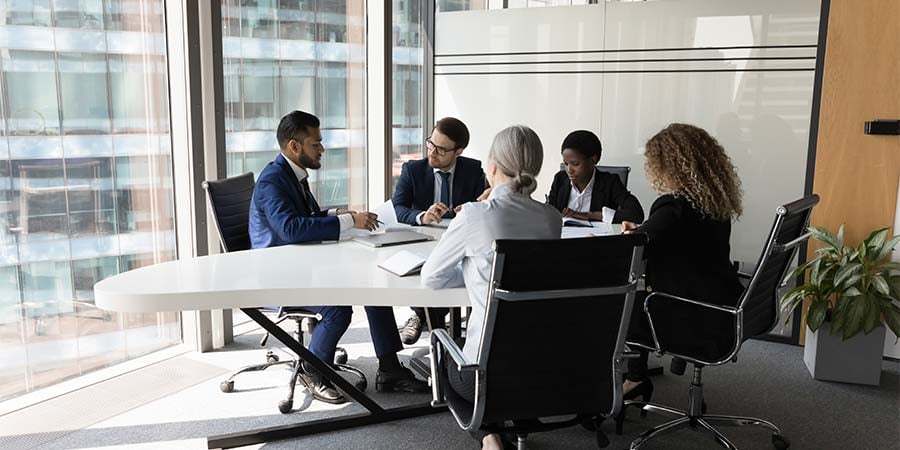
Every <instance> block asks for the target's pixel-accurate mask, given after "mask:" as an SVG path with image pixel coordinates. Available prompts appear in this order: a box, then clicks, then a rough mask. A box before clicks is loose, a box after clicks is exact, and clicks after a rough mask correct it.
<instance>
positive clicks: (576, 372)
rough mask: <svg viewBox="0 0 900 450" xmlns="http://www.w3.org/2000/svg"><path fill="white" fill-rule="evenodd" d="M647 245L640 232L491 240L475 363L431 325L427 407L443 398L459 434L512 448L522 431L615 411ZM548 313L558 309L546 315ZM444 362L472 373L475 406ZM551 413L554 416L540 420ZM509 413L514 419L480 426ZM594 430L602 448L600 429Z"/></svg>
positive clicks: (522, 436)
mask: <svg viewBox="0 0 900 450" xmlns="http://www.w3.org/2000/svg"><path fill="white" fill-rule="evenodd" d="M645 243H646V236H644V235H641V234H636V235H617V236H603V237H594V238H585V239H554V240H498V241H496V242H495V243H494V266H493V273H492V276H491V289H490V293H489V295H488V299H487V302H488V306H487V311H486V318H485V324H484V331H483V338H482V341H481V347H480V352H479V355H478V360H477V362H476V361H469V360H467V359H466V357H465V356H464V355H463V353H462V350H460V348H459V347H458V346H457V344H456V342H454V341H453V339H452V338H451V337H450V335H449V334H448V333H447V332H446V331H445V330H442V329H438V330H435V331H433V332H432V335H431V349H430V353H431V355H430V356H431V372H432V377H433V378H432V389H433V394H434V400H433V401H432V405H433V406H440V405H443V404H444V403H446V404H447V405H449V407H450V410H451V412H452V413H453V416H454V417H455V418H456V421H457V422H458V423H459V426H460V427H462V428H463V429H465V430H466V431H473V430H479V429H480V430H483V431H486V432H496V433H513V434H516V435H517V437H518V441H519V448H524V442H525V437H526V436H527V435H528V434H529V433H535V432H541V431H548V430H552V429H557V428H562V427H568V426H572V425H575V424H579V423H583V422H584V421H586V420H592V421H593V422H594V425H595V426H596V425H599V422H600V421H602V420H603V419H604V418H606V417H610V416H615V415H616V414H618V411H619V410H620V409H621V407H622V371H623V358H624V355H623V349H624V345H625V334H626V332H627V328H628V324H629V318H630V314H631V308H632V304H633V301H634V296H635V292H636V290H637V281H638V279H639V278H640V277H641V275H642V270H643V269H642V259H641V258H642V251H643V246H644V244H645ZM597 255H603V257H602V258H598V257H597ZM585 268H590V269H588V271H586V270H585ZM573 274H578V275H577V276H573ZM547 311H559V312H560V313H561V314H559V315H556V316H554V317H553V319H552V320H548V319H547V317H548V316H547V313H546V312H547ZM535 329H540V330H541V333H534V330H535ZM469 338H470V339H478V338H479V337H478V336H470V337H469ZM572 342H578V345H572ZM586 348H588V349H590V353H591V357H590V358H585V357H584V349H586ZM447 364H456V365H457V366H458V367H459V370H460V372H464V371H470V372H474V374H475V379H476V384H475V392H476V394H475V401H474V403H471V402H469V401H467V400H466V399H465V398H463V397H461V396H460V395H459V394H457V393H456V391H454V390H453V388H452V387H451V386H450V384H449V383H448V381H447V377H446V372H445V370H446V365H447ZM558 416H572V417H567V418H564V419H559V418H558ZM549 417H557V419H556V420H555V421H546V420H542V419H544V418H549ZM511 420H514V421H517V422H516V423H515V424H514V425H512V426H505V425H500V426H496V427H492V426H490V425H487V424H502V423H504V422H506V421H511ZM523 421H525V422H526V423H527V424H525V423H523ZM596 430H597V440H598V445H600V446H601V447H605V446H606V445H607V444H608V443H609V441H608V440H607V439H606V435H605V434H603V432H602V431H601V430H600V427H599V426H596Z"/></svg>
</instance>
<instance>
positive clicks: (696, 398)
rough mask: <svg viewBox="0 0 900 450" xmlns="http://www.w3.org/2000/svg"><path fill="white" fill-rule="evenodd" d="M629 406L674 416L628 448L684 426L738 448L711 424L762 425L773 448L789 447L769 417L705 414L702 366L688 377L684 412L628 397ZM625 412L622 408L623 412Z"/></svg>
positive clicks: (780, 449) (734, 449)
mask: <svg viewBox="0 0 900 450" xmlns="http://www.w3.org/2000/svg"><path fill="white" fill-rule="evenodd" d="M628 406H639V407H641V409H642V411H641V412H642V413H644V412H653V413H660V414H665V415H669V416H674V417H675V419H674V420H672V421H669V422H666V423H664V424H662V425H657V426H655V427H653V428H651V429H649V430H647V431H645V432H643V433H641V434H640V435H638V437H637V438H635V439H634V440H633V441H631V447H630V448H631V450H637V449H639V448H641V447H642V446H643V445H644V444H646V443H647V441H649V440H651V439H653V438H655V437H659V436H662V435H665V434H669V433H672V432H674V431H677V430H680V429H682V428H685V427H690V428H691V429H692V430H696V431H704V432H707V433H709V434H711V435H712V438H713V439H715V441H716V442H718V443H719V445H721V446H722V447H724V448H727V449H729V450H737V446H735V445H734V443H732V442H731V441H729V440H728V438H727V437H725V435H724V434H722V433H720V432H719V430H717V429H716V428H715V427H714V426H713V423H715V424H717V425H724V426H745V425H750V426H755V427H763V428H766V429H768V430H769V431H771V432H772V445H774V446H775V448H776V449H779V450H784V449H787V448H789V447H790V446H791V443H790V442H789V441H788V440H787V439H786V438H785V437H784V436H782V435H781V430H780V429H778V427H777V426H775V424H773V423H772V422H769V421H768V420H763V419H757V418H755V417H741V416H723V415H716V414H706V411H705V408H704V402H703V366H701V365H698V364H695V365H694V376H693V380H691V386H690V390H689V393H688V409H687V411H684V410H681V409H675V408H671V407H668V406H664V405H659V404H656V403H650V402H645V401H639V400H628V401H626V402H625V406H624V407H625V408H627V407H628ZM623 413H624V411H623Z"/></svg>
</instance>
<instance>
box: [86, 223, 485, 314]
mask: <svg viewBox="0 0 900 450" xmlns="http://www.w3.org/2000/svg"><path fill="white" fill-rule="evenodd" d="M415 231H419V232H422V233H423V234H429V235H432V236H433V237H435V238H436V239H437V238H439V237H440V234H441V233H442V232H443V229H437V228H428V227H418V228H416V230H415ZM436 244H437V241H430V242H422V243H415V244H406V245H399V246H390V247H381V248H373V247H369V246H367V245H363V244H360V243H357V242H351V241H346V240H342V241H340V242H330V243H328V242H326V243H321V244H308V245H286V246H281V247H272V248H265V249H256V250H247V251H241V252H233V253H223V254H217V255H211V256H202V257H198V258H185V259H179V260H176V261H169V262H165V263H161V264H155V265H152V266H146V267H141V268H139V269H135V270H131V271H128V272H124V273H121V274H118V275H115V276H112V277H109V278H106V279H104V280H102V281H100V282H99V283H97V284H96V285H94V298H95V302H96V304H97V306H98V307H100V308H103V309H106V310H110V311H120V312H158V311H194V310H209V309H227V308H251V307H260V306H267V305H279V306H304V305H307V306H309V305H368V306H426V307H427V306H468V304H469V301H468V297H467V296H466V291H465V289H462V288H460V289H447V290H440V291H433V290H430V289H427V288H423V287H422V286H421V285H420V283H419V277H418V276H407V277H402V278H401V277H398V276H396V275H394V274H392V273H390V272H388V271H386V270H384V269H381V268H379V267H378V264H379V263H381V262H382V261H384V260H385V259H387V258H388V257H390V256H392V255H394V254H395V253H397V252H398V251H400V250H407V251H411V252H413V253H417V254H420V255H422V256H428V254H429V253H430V252H431V250H432V249H433V248H434V246H435V245H436Z"/></svg>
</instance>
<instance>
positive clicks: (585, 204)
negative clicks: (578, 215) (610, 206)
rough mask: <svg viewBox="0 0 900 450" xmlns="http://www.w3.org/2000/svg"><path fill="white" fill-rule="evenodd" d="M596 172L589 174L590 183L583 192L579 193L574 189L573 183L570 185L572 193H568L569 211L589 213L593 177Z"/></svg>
mask: <svg viewBox="0 0 900 450" xmlns="http://www.w3.org/2000/svg"><path fill="white" fill-rule="evenodd" d="M595 176H597V171H596V170H595V171H593V172H592V173H591V181H589V182H588V184H587V186H585V188H584V190H583V191H581V192H579V191H578V188H577V187H575V183H571V185H572V191H571V192H570V193H569V204H568V205H566V206H567V207H568V208H569V209H571V210H572V211H575V212H591V195H592V194H593V193H594V177H595Z"/></svg>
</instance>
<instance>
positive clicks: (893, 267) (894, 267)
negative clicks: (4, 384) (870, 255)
mask: <svg viewBox="0 0 900 450" xmlns="http://www.w3.org/2000/svg"><path fill="white" fill-rule="evenodd" d="M878 269H879V271H882V272H891V271H895V272H896V271H900V262H895V261H889V262H885V263H882V264H881V265H880V266H878Z"/></svg>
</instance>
